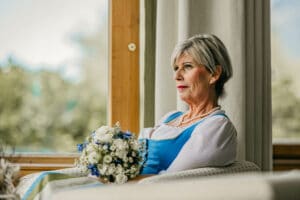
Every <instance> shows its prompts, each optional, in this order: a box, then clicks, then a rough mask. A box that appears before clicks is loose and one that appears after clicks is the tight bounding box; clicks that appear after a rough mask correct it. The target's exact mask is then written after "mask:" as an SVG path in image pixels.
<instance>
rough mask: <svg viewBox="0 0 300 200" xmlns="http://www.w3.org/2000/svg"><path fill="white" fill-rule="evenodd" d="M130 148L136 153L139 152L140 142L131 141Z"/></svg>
mask: <svg viewBox="0 0 300 200" xmlns="http://www.w3.org/2000/svg"><path fill="white" fill-rule="evenodd" d="M130 146H131V148H132V149H133V150H135V151H138V150H139V148H140V144H139V142H138V141H137V140H133V141H131V145H130Z"/></svg>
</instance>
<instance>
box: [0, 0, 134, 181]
mask: <svg viewBox="0 0 300 200" xmlns="http://www.w3.org/2000/svg"><path fill="white" fill-rule="evenodd" d="M95 1H96V0H95ZM99 1H100V0H99ZM1 2H4V1H1ZM5 2H11V1H8V0H7V1H5ZM80 2H81V3H82V4H84V5H82V7H85V6H86V5H85V4H86V3H89V2H94V1H90V0H88V1H84V2H83V1H80ZM96 2H97V1H96ZM106 2H107V4H109V5H108V7H109V16H110V17H109V20H107V21H109V22H108V27H110V28H109V29H110V30H109V34H108V35H109V36H108V40H107V41H109V44H108V46H109V47H110V48H108V49H109V53H108V55H106V56H107V58H109V61H108V63H109V65H108V66H109V67H108V68H109V70H108V71H109V73H108V74H109V76H108V77H109V78H108V79H109V84H108V85H109V88H108V92H107V93H108V96H109V100H108V104H109V109H108V112H107V114H108V116H109V117H108V122H107V123H108V124H112V123H114V120H115V119H119V120H120V122H121V125H122V128H125V129H128V130H133V131H134V132H135V133H137V130H138V129H139V127H138V124H139V114H138V108H139V101H138V98H139V87H138V82H139V80H138V75H139V70H138V68H139V65H138V63H139V58H138V55H139V37H138V35H139V0H126V1H124V0H111V1H106ZM14 3H16V2H14ZM18 3H20V2H18ZM26 3H28V2H26ZM69 3H70V4H72V3H75V1H70V2H69ZM100 3H101V2H100ZM4 5H8V4H4ZM61 5H62V4H59V6H61ZM68 5H69V4H68ZM31 6H33V5H32V4H31ZM2 8H4V7H3V6H0V13H2V12H4V11H3V10H1V9H2ZM5 9H6V10H7V8H5ZM5 9H4V10H5ZM102 9H103V8H102ZM79 10H81V11H82V9H78V11H79ZM51 15H52V13H51ZM98 17H99V18H101V19H103V18H104V19H105V16H102V15H99V16H98ZM1 23H4V22H2V21H1V19H0V24H1ZM1 25H2V24H1ZM85 28H86V26H85ZM102 33H106V32H105V30H104V32H102ZM85 42H87V43H89V42H92V43H93V41H90V40H85ZM129 43H135V44H136V47H137V48H136V50H135V51H133V52H132V51H128V44H129ZM0 49H1V48H0ZM87 50H92V49H90V48H87ZM88 52H91V51H88ZM92 52H93V51H92ZM0 55H1V56H2V52H1V53H0ZM98 56H102V55H98ZM97 58H99V57H97ZM0 59H2V58H1V57H0ZM2 62H3V60H0V64H1V70H3V71H4V72H7V71H8V70H7V69H5V67H3V63H2ZM120 69H123V70H124V69H127V71H128V72H126V73H123V72H124V71H122V70H120ZM1 73H2V71H1ZM94 75H96V76H97V78H98V79H97V82H96V83H94V82H93V83H94V84H95V85H97V84H99V83H101V81H103V80H101V77H100V78H99V77H98V74H94ZM104 78H105V77H104ZM112 83H116V84H112ZM120 86H122V88H120ZM85 89H86V88H84V90H85ZM84 90H80V92H81V93H80V96H82V95H83V92H85V91H84ZM112 91H114V93H113V92H112ZM63 95H65V93H63ZM96 96H97V95H96ZM96 96H93V98H95V97H96ZM95 99H96V98H95ZM88 100H89V99H88ZM0 101H1V100H0ZM96 101H97V100H96ZM120 101H121V103H120ZM100 102H101V100H100ZM1 103H2V102H1ZM1 103H0V104H1ZM129 108H130V111H132V110H133V111H134V112H128V110H129ZM87 112H88V111H87ZM124 113H126V114H124ZM132 114H133V115H132ZM128 116H129V117H128ZM124 124H125V126H123V125H124ZM97 126H98V124H97ZM92 128H93V129H94V128H95V127H94V126H93V127H92ZM82 134H88V132H86V133H82ZM0 137H2V138H4V137H5V135H3V132H1V134H0ZM28 145H30V143H29V144H28ZM64 145H66V144H64ZM72 148H73V147H72ZM76 157H77V154H73V155H70V154H68V155H65V154H50V155H49V154H38V155H37V154H29V155H27V154H26V155H24V154H21V155H19V154H17V155H14V156H13V157H9V156H8V158H9V159H10V160H11V161H12V162H16V163H19V164H20V166H21V176H23V175H26V174H28V173H33V172H38V171H43V170H54V169H60V168H65V167H71V166H73V163H74V159H75V158H76Z"/></svg>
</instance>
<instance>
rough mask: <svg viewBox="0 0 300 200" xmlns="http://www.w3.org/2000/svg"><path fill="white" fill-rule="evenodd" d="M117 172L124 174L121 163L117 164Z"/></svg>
mask: <svg viewBox="0 0 300 200" xmlns="http://www.w3.org/2000/svg"><path fill="white" fill-rule="evenodd" d="M116 173H117V174H124V169H123V167H122V166H121V165H117V167H116Z"/></svg>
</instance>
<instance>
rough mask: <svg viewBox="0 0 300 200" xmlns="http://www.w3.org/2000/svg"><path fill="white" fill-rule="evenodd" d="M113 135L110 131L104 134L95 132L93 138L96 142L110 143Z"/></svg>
mask: <svg viewBox="0 0 300 200" xmlns="http://www.w3.org/2000/svg"><path fill="white" fill-rule="evenodd" d="M112 138H113V135H112V134H111V133H106V134H98V135H97V134H96V135H95V137H94V140H95V141H96V142H105V143H111V142H112Z"/></svg>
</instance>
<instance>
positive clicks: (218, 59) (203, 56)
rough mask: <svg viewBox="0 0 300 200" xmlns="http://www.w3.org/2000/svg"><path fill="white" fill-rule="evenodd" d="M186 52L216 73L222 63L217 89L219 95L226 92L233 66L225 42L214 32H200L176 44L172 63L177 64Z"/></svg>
mask: <svg viewBox="0 0 300 200" xmlns="http://www.w3.org/2000/svg"><path fill="white" fill-rule="evenodd" d="M184 53H187V54H188V55H190V56H192V57H193V59H194V60H195V61H196V62H197V63H198V64H201V65H204V66H205V67H206V68H207V70H208V71H210V72H211V73H214V72H215V71H216V66H218V65H220V66H221V68H222V73H221V75H220V78H219V80H218V81H217V82H216V86H215V90H216V95H217V97H220V96H222V95H223V93H224V84H225V83H226V82H227V81H228V80H229V79H230V77H231V76H232V66H231V61H230V57H229V55H228V52H227V49H226V47H225V45H224V44H223V42H222V41H221V40H220V39H219V38H218V37H217V36H215V35H212V34H199V35H195V36H193V37H191V38H189V39H187V40H184V41H183V42H181V43H179V44H177V45H176V47H175V49H174V51H173V54H172V57H171V65H172V66H173V67H174V66H175V65H176V61H177V59H178V58H179V57H180V56H181V55H182V54H184Z"/></svg>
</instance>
